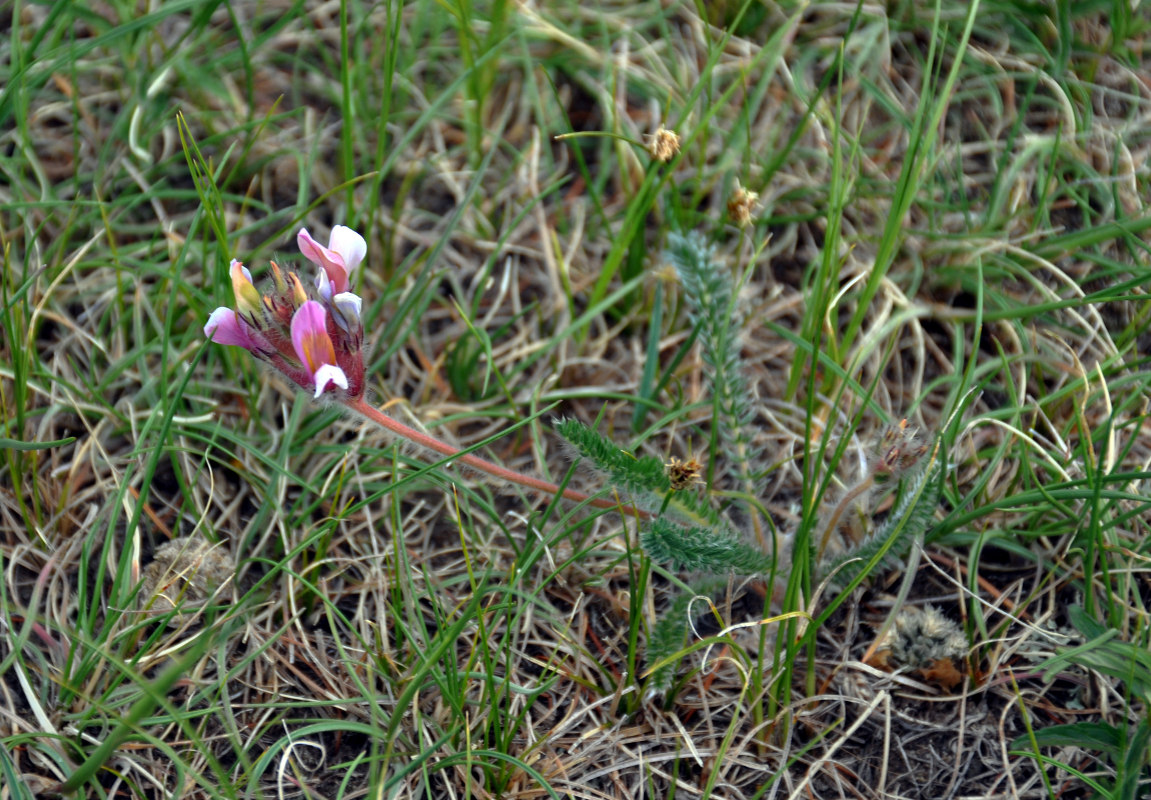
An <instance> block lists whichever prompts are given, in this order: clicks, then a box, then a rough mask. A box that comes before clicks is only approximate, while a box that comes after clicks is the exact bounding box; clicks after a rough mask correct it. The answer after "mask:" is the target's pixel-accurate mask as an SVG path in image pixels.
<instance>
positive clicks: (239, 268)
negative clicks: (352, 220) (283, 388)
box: [204, 225, 367, 400]
mask: <svg viewBox="0 0 1151 800" xmlns="http://www.w3.org/2000/svg"><path fill="white" fill-rule="evenodd" d="M296 242H297V244H298V245H299V247H300V252H301V253H303V254H304V256H306V257H307V259H308V260H309V261H311V262H312V263H313V264H315V265H316V266H318V267H319V268H320V271H319V273H318V274H317V275H316V291H315V294H316V295H317V296H318V299H313V298H312V297H311V296H309V294H308V292H307V290H305V289H304V285H303V283H301V281H300V279H299V277H298V276H297V275H295V274H294V273H291V272H289V273H287V274H286V275H285V274H284V273H283V272H281V271H280V268H279V267H278V266H277V265H276V262H274V261H273V262H272V291H271V292H269V293H268V294H265V295H261V294H260V293H259V292H258V291H257V290H256V287H255V286H254V285H253V284H252V274H251V273H250V272H248V270H247V268H245V267H244V265H243V264H241V263H240V262H239V261H235V260H233V261H232V264H231V275H232V291H233V293H234V294H235V297H236V307H235V309H231V308H217V309H216V310H215V311H213V312H212V316H210V317H209V318H208V323H207V324H206V325H205V326H204V335H205V336H206V337H208V339H209V340H210V341H213V342H216V343H218V344H230V345H235V346H237V347H243V348H244V349H246V350H248V351H249V352H251V353H252V355H254V356H256V358H259V359H261V360H263V361H266V362H268V363H269V364H271V365H272V366H273V367H275V368H276V369H277V370H279V371H280V372H281V373H283V374H284V375H285V376H286V377H288V378H289V379H290V380H291V381H292V382H293V383H295V384H296V385H297V386H299V387H300V388H301V389H306V390H307V391H310V392H314V393H315V395H314V396H315V397H320V396H321V395H323V394H325V393H327V394H329V395H332V396H333V397H335V398H336V399H339V400H355V399H358V398H360V397H362V396H363V394H364V357H363V353H362V352H361V349H360V347H361V345H362V344H363V340H364V324H363V321H362V320H361V319H360V307H361V300H360V297H359V296H358V295H356V294H353V293H352V292H350V291H349V288H350V287H351V280H350V278H351V273H352V270H354V269H355V268H356V267H357V266H359V264H360V262H361V261H363V260H364V255H365V253H366V252H367V243H366V242H365V241H364V237H362V236H360V234H358V233H356V232H355V231H353V230H352V229H351V228H346V227H344V226H343V225H337V226H336V227H334V228H333V229H332V236H331V239H330V240H329V242H328V246H327V247H324V246H323V245H321V244H320V243H319V242H317V241H316V240H315V239H313V238H312V237H311V235H310V234H309V233H308V231H307V229H306V228H301V229H300V232H299V234H298V235H297V236H296Z"/></svg>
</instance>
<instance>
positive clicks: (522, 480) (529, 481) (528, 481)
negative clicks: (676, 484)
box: [344, 397, 651, 519]
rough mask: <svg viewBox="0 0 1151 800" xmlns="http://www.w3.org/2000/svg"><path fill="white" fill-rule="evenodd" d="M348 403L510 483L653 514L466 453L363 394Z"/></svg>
mask: <svg viewBox="0 0 1151 800" xmlns="http://www.w3.org/2000/svg"><path fill="white" fill-rule="evenodd" d="M344 405H345V406H347V407H348V408H349V409H351V410H352V411H355V412H356V413H358V414H362V415H363V416H365V417H367V418H368V419H370V420H371V421H372V422H374V423H376V424H377V425H379V426H380V427H381V428H384V429H385V430H388V431H390V432H391V433H394V434H395V435H396V436H402V437H403V438H405V439H407V440H408V441H409V442H412V443H413V444H417V445H419V446H420V447H425V448H427V449H428V450H432V451H434V452H436V453H439V454H440V455H442V456H447V457H449V458H454V459H455V460H456V461H459V462H460V463H461V464H467V465H468V466H469V467H471V468H472V469H477V470H479V471H480V472H483V473H486V474H488V475H491V476H492V477H493V478H499V479H500V480H502V481H507V482H508V483H514V484H517V485H519V486H524V487H526V488H528V489H531V490H532V491H535V492H539V493H540V494H544V495H548V496H550V497H555V496H556V495H562V496H563V497H564V499H565V500H571V501H573V502H576V503H587V504H588V505H591V506H594V507H596V508H618V509H619V510H621V511H623V512H625V513H627V514H633V515H635V516H638V517H641V518H643V519H648V518H650V517H651V514H649V513H647V512H646V511H643V510H641V509H638V508H632V507H631V506H625V505H621V504H620V503H618V502H615V501H613V500H610V499H608V498H606V497H589V496H588V495H586V494H584V493H583V492H577V491H576V490H575V489H564V490H562V491H561V490H560V487H558V486H556V485H555V484H554V483H548V482H547V481H544V480H540V479H539V478H533V477H532V476H530V475H524V474H523V473H520V472H516V471H514V470H510V469H508V468H507V467H501V466H500V465H499V464H493V463H492V462H491V461H487V460H485V459H482V458H480V457H479V456H476V455H472V454H471V453H463V452H461V451H460V449H459V448H458V447H453V446H452V445H450V444H448V443H447V442H441V441H440V440H439V439H436V438H434V437H432V436H428V435H427V434H426V433H421V432H420V431H417V430H416V429H415V428H410V427H408V426H407V425H405V424H403V423H402V422H397V421H396V420H394V419H392V418H391V417H389V416H388V415H387V414H385V413H384V412H382V411H380V410H379V409H378V408H376V407H375V406H372V405H369V404H368V403H366V402H364V399H363V398H362V397H360V398H357V399H355V400H345V401H344Z"/></svg>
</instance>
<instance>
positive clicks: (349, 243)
mask: <svg viewBox="0 0 1151 800" xmlns="http://www.w3.org/2000/svg"><path fill="white" fill-rule="evenodd" d="M328 249H329V250H335V251H336V252H337V253H339V254H340V255H341V256H343V259H344V267H345V268H346V269H347V270H348V275H349V277H350V276H351V273H352V270H354V269H355V268H356V267H357V266H358V265H359V263H360V262H361V261H363V260H364V256H365V255H366V254H367V252H368V243H367V242H365V241H364V237H363V236H360V234H358V233H356V232H355V231H354V230H352V229H351V228H349V227H347V226H346V225H337V226H335V227H334V228H332V237H331V239H329V241H328Z"/></svg>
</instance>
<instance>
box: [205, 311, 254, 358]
mask: <svg viewBox="0 0 1151 800" xmlns="http://www.w3.org/2000/svg"><path fill="white" fill-rule="evenodd" d="M204 336H206V337H207V338H208V341H210V342H215V343H216V344H230V345H235V346H236V347H243V348H245V349H247V350H251V351H253V352H255V350H256V349H257V345H256V340H255V339H253V338H252V329H251V328H250V327H249V326H248V323H246V322H244V320H242V319H240V315H239V314H237V313H236V312H235V311H233V310H232V309H230V308H217V309H216V310H215V311H213V312H212V316H210V317H208V322H207V324H206V325H204Z"/></svg>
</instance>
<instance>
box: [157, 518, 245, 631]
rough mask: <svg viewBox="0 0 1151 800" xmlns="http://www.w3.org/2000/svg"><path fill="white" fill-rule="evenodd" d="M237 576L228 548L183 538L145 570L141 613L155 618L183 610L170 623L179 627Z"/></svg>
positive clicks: (161, 549)
mask: <svg viewBox="0 0 1151 800" xmlns="http://www.w3.org/2000/svg"><path fill="white" fill-rule="evenodd" d="M235 574H236V565H235V563H234V562H233V561H232V554H231V553H230V552H228V548H227V547H226V546H225V545H223V544H212V543H211V542H209V541H208V540H207V539H203V538H201V537H199V536H182V537H180V538H177V539H173V540H171V541H170V542H165V543H164V544H163V545H161V546H160V547H159V548H157V549H156V555H155V559H154V560H153V561H152V563H151V564H149V565H148V566H146V567H144V574H143V576H142V577H141V579H140V584H141V585H140V592H139V594H138V595H137V599H138V602H139V603H140V608H141V610H143V611H144V612H146V613H147V614H149V615H152V616H161V615H164V614H168V613H170V612H172V611H175V610H177V609H179V612H180V613H177V614H173V615H172V617H171V618H170V619H169V620H168V624H169V625H179V624H182V623H183V622H185V621H186V620H187V619H188V617H189V616H191V614H192V613H194V612H195V611H197V610H198V609H200V608H202V607H203V606H204V604H205V603H207V602H208V599H209V598H210V597H211V596H212V595H213V594H215V593H216V590H217V589H219V588H220V587H221V586H223V585H224V584H225V583H227V582H228V581H229V580H231V579H232V577H233V576H234V575H235Z"/></svg>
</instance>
